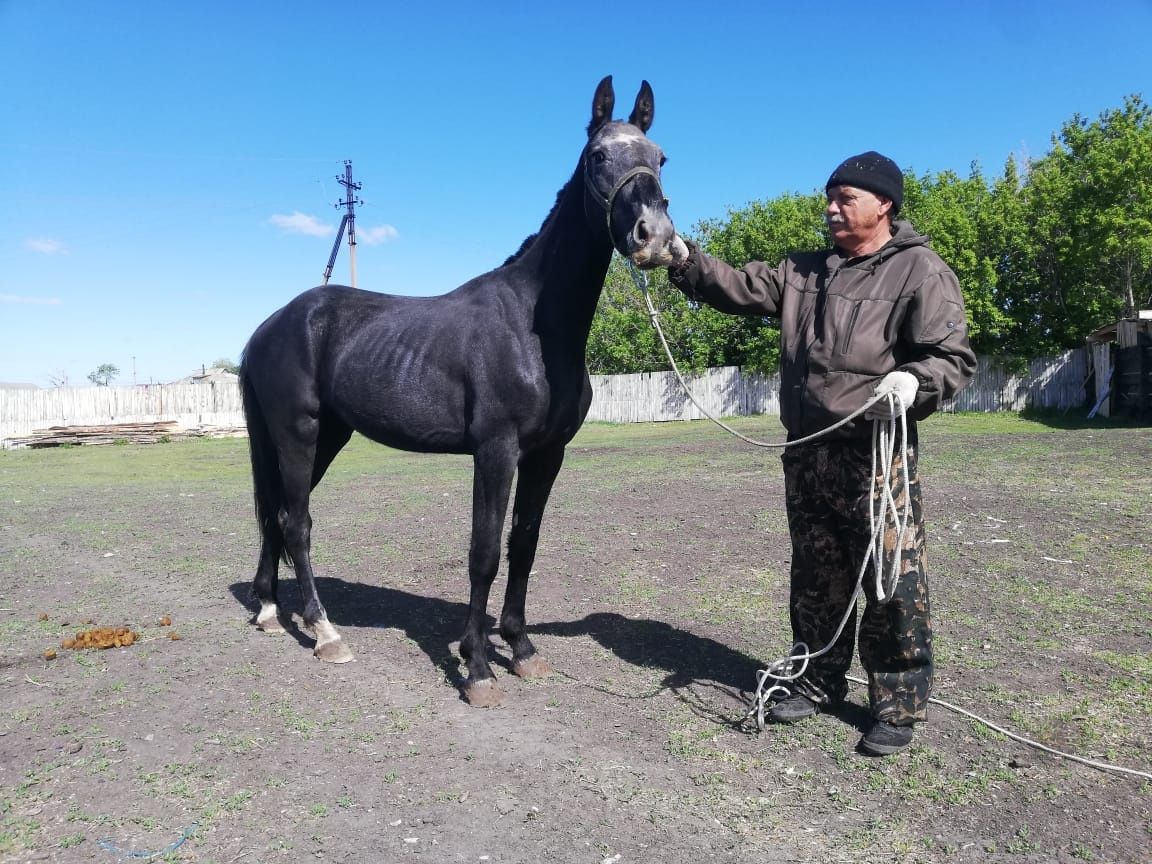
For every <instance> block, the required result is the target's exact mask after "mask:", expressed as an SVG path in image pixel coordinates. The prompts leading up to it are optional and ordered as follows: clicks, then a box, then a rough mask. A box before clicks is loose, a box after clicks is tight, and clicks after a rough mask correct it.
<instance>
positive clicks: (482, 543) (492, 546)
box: [460, 440, 519, 708]
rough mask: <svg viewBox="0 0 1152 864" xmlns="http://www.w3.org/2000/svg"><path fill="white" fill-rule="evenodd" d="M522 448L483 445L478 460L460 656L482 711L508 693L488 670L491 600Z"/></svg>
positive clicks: (471, 695)
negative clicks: (466, 667)
mask: <svg viewBox="0 0 1152 864" xmlns="http://www.w3.org/2000/svg"><path fill="white" fill-rule="evenodd" d="M518 454H519V446H518V444H517V443H516V442H515V440H511V441H496V442H490V443H486V444H484V445H482V446H481V447H479V448H478V449H477V451H476V456H475V459H474V464H475V474H474V477H473V481H472V543H471V547H470V549H469V551H468V580H469V583H470V586H471V591H470V594H469V597H468V621H467V623H466V624H465V625H464V635H463V637H461V639H460V656H461V657H463V658H464V662H465V663H466V664H467V666H468V679H467V680H466V681H465V682H464V698H465V699H466V700H467V701H468V704H470V705H474V706H476V707H479V708H490V707H493V706H495V705H499V704H500V703H501V702H502V701H503V699H504V693H503V691H501V690H500V688H499V687H497V686H496V676H495V675H493V674H492V667H491V666H489V665H488V637H487V633H486V630H487V618H488V611H487V610H488V595H489V593H490V591H491V590H492V582H493V580H495V578H496V571H497V570H498V569H499V567H500V535H501V534H502V533H503V530H504V513H505V511H506V510H507V509H508V496H509V493H510V491H511V489H512V475H513V473H514V472H515V470H516V458H517V456H518Z"/></svg>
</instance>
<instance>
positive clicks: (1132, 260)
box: [1004, 96, 1152, 354]
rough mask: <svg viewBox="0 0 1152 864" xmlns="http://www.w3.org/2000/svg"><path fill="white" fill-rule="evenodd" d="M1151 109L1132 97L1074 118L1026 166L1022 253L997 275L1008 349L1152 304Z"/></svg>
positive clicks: (1046, 347)
mask: <svg viewBox="0 0 1152 864" xmlns="http://www.w3.org/2000/svg"><path fill="white" fill-rule="evenodd" d="M1150 120H1152V113H1150V111H1149V108H1148V106H1147V105H1145V104H1144V103H1143V101H1141V99H1140V98H1139V97H1137V96H1131V97H1129V98H1128V99H1126V100H1125V103H1124V107H1123V108H1120V109H1114V110H1110V111H1105V112H1104V113H1102V114H1101V115H1100V117H1099V119H1098V120H1096V121H1092V122H1089V121H1087V120H1086V119H1084V118H1082V117H1080V116H1079V115H1074V116H1073V118H1072V119H1071V120H1069V121H1068V122H1067V123H1065V124H1064V126H1063V127H1062V128H1061V131H1060V133H1059V134H1058V135H1057V136H1054V137H1053V139H1052V150H1051V151H1050V152H1049V153H1048V154H1047V155H1045V156H1043V157H1041V158H1040V159H1036V160H1032V161H1031V162H1029V163H1028V171H1027V175H1026V177H1025V179H1024V182H1023V184H1022V187H1021V190H1020V198H1021V207H1022V209H1023V211H1024V213H1026V214H1027V218H1026V220H1025V223H1024V228H1025V230H1024V232H1023V236H1022V237H1021V247H1022V248H1021V252H1022V255H1021V257H1020V260H1019V261H1017V262H1016V263H1017V266H1016V267H1014V268H1012V269H1011V270H1010V271H1009V273H1008V274H1006V275H1008V276H1009V278H1008V279H1006V280H1005V290H1006V296H1005V298H1004V302H1005V307H1006V309H1007V311H1008V312H1009V314H1010V315H1011V316H1012V317H1013V319H1014V325H1015V333H1014V336H1015V338H1014V339H1013V340H1012V343H1011V345H1010V346H1009V347H1010V348H1011V349H1012V350H1015V351H1019V352H1022V353H1027V354H1043V353H1049V352H1051V351H1056V350H1063V349H1066V348H1071V347H1076V346H1078V345H1081V344H1083V340H1084V335H1085V333H1086V332H1087V331H1089V330H1091V329H1092V328H1094V327H1097V326H1099V325H1101V324H1105V323H1107V322H1109V321H1114V320H1116V318H1118V317H1121V316H1124V315H1126V314H1130V313H1131V311H1132V309H1133V308H1134V307H1136V306H1140V305H1143V304H1145V303H1148V302H1152V122H1150Z"/></svg>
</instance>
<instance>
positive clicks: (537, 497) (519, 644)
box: [500, 447, 564, 678]
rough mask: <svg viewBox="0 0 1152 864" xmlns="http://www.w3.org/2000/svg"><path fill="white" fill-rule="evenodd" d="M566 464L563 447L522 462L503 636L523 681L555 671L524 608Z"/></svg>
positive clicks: (510, 535)
mask: <svg viewBox="0 0 1152 864" xmlns="http://www.w3.org/2000/svg"><path fill="white" fill-rule="evenodd" d="M563 462H564V448H563V447H556V448H553V449H549V450H545V451H541V452H537V453H532V454H530V455H527V456H525V457H524V458H523V459H522V460H521V461H520V466H519V477H518V479H517V481H516V501H515V504H513V507H512V528H511V530H510V531H509V532H508V590H507V591H506V592H505V594H504V609H503V611H502V612H501V613H500V635H501V636H502V637H503V638H504V641H506V642H507V643H508V645H509V647H511V649H512V671H513V672H515V673H516V674H517V675H519V676H520V677H521V678H536V677H540V676H542V675H548V674H549V673H551V671H552V667H551V666H549V665H548V661H547V660H545V659H544V658H543V657H541V656H540V655H539V654H538V653H537V651H536V646H535V645H533V644H532V640H531V639H529V638H528V631H527V625H526V621H525V614H524V606H525V603H526V601H527V597H528V578H529V577H530V576H531V574H532V562H533V561H534V560H535V559H536V545H537V543H538V542H539V540H540V521H541V519H542V518H543V516H544V508H545V506H546V505H547V504H548V496H549V495H550V494H551V492H552V484H553V483H555V482H556V475H557V474H559V473H560V466H561V464H562V463H563Z"/></svg>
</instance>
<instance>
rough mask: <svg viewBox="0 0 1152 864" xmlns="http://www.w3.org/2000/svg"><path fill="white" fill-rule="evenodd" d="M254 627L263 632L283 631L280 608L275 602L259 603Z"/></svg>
mask: <svg viewBox="0 0 1152 864" xmlns="http://www.w3.org/2000/svg"><path fill="white" fill-rule="evenodd" d="M256 627H257V629H259V630H263V631H264V632H265V633H283V632H284V625H283V624H281V623H280V610H279V609H277V608H276V604H275V603H261V604H260V611H259V612H257V613H256Z"/></svg>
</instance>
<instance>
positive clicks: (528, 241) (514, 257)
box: [500, 175, 576, 267]
mask: <svg viewBox="0 0 1152 864" xmlns="http://www.w3.org/2000/svg"><path fill="white" fill-rule="evenodd" d="M575 179H576V175H572V179H570V180H569V181H568V182H567V183H565V184H564V186H563V187H561V189H560V191H559V192H557V193H556V201H555V203H554V204H553V205H552V209H551V210H549V211H548V215H547V216H545V217H544V221H543V222H541V223H540V230H539V231H537V232H536V233H535V234H529V235H528V236H527V237H525V238H524V242H523V243H521V244H520V248H519V249H517V250H516V251H515V252H513V253H512V254H511V255H509V256H508V260H506V261H505V262H504V263H503V264H501V265H500V266H501V267H507V266H508V265H509V264H512V263H513V262H515V261H518V260H520V258H522V257H523V256H524V253H525V252H527V251H528V248H529V247H530V246H531V245H532V244H533V243H534V242H535V241H536V238H537V237H539V236H540V235H541V234H542V233H543V232H544V229H545V228H547V227H548V223H549V222H551V221H552V217H554V216H555V215H556V211H557V210H558V209H559V207H560V201H561V200H562V199H563V198H564V193H565V192H567V191H568V187H569V186H571V185H572V182H573V181H574V180H575Z"/></svg>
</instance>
